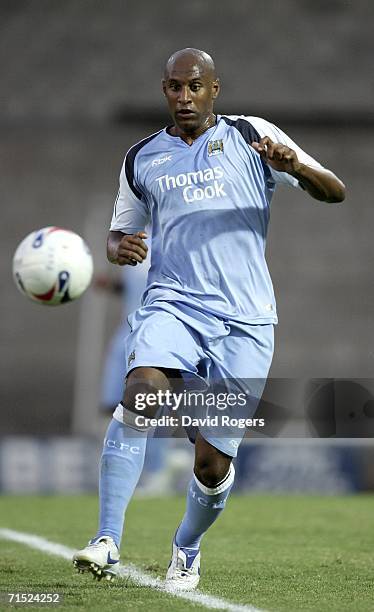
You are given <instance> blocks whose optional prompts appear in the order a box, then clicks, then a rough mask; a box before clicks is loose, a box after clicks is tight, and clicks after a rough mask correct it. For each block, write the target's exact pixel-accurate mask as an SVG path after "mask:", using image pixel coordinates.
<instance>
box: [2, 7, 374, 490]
mask: <svg viewBox="0 0 374 612" xmlns="http://www.w3.org/2000/svg"><path fill="white" fill-rule="evenodd" d="M373 14H374V9H373V6H372V3H371V2H370V1H369V0H356V1H355V2H354V3H353V2H352V3H351V2H347V1H345V0H323V1H320V0H303V1H301V2H300V1H297V0H282V2H278V1H277V0H270V1H269V2H266V3H263V2H257V1H254V0H251V1H249V0H248V1H247V2H243V1H240V0H231V2H230V3H223V2H215V1H213V0H190V2H188V3H175V2H173V1H171V0H159V1H158V2H153V3H152V2H139V1H136V2H135V0H128V1H125V0H123V1H119V0H107V1H106V2H100V1H98V0H65V2H59V1H58V0H17V2H12V1H11V0H2V1H1V2H0V50H1V52H0V57H1V60H0V73H1V96H0V126H1V138H0V168H1V169H0V173H1V180H0V193H1V210H2V224H1V225H2V227H1V241H0V252H1V257H0V266H1V288H2V304H1V306H2V314H1V319H0V325H1V350H2V354H1V386H0V393H1V411H0V433H1V436H2V443H1V446H0V452H1V458H2V462H1V466H2V467H1V470H0V487H1V486H2V488H3V489H4V490H19V489H21V490H38V488H40V487H42V488H43V486H44V487H47V488H48V486H52V485H51V484H49V485H46V484H45V483H46V480H45V477H44V476H43V474H42V472H41V468H40V465H41V464H42V463H43V462H44V463H45V460H46V459H45V458H46V456H47V455H48V453H50V455H48V456H51V457H56V454H57V455H58V452H60V455H58V457H59V459H58V461H57V460H56V465H57V464H59V466H60V467H59V468H57V467H56V470H57V469H60V470H62V475H61V474H60V477H61V483H62V484H61V490H65V489H66V490H69V488H70V489H71V490H75V489H76V490H79V489H80V488H84V487H85V486H94V483H95V478H96V477H95V473H94V472H92V473H91V472H90V474H88V473H86V472H85V471H84V470H85V469H86V467H87V466H86V464H89V461H88V460H87V453H88V452H92V453H93V454H95V453H96V452H98V451H97V449H98V447H99V443H98V442H97V440H98V439H99V437H100V433H101V431H102V429H103V427H104V419H103V418H102V417H100V416H99V415H98V403H99V402H98V393H99V380H100V373H101V369H102V363H103V357H104V354H105V350H106V347H107V343H108V340H109V338H110V334H111V332H112V331H113V329H114V327H115V326H116V324H117V323H118V319H119V316H120V303H119V300H118V299H117V298H115V297H109V296H107V295H105V294H103V293H98V292H97V291H96V292H95V291H94V290H93V289H90V290H89V291H88V292H87V294H86V295H85V296H84V297H83V298H82V299H81V300H79V301H78V302H77V303H74V304H69V305H67V306H63V307H59V308H47V307H42V306H39V305H37V304H33V303H31V302H28V301H27V300H26V299H24V298H23V297H22V296H21V295H20V294H19V293H18V291H17V289H16V287H15V286H14V284H13V281H12V278H11V260H12V256H13V253H14V250H15V248H16V246H17V244H18V243H19V241H20V240H21V239H22V238H23V237H24V236H25V235H26V234H28V233H29V232H30V231H32V230H34V229H37V228H40V227H43V226H47V225H59V226H62V227H67V228H70V229H73V230H75V231H77V232H78V233H80V234H82V235H83V236H84V237H85V238H86V239H87V241H88V242H89V244H90V246H91V249H92V251H93V254H94V259H95V268H96V272H97V273H108V274H111V275H113V276H115V275H116V273H117V270H116V269H115V268H114V267H111V266H110V264H108V263H107V262H106V257H105V240H106V234H107V230H108V225H109V221H110V218H111V214H112V206H113V201H114V198H115V195H116V192H117V184H118V174H119V170H120V167H121V164H122V160H123V157H124V154H125V153H126V151H127V149H128V148H129V146H131V145H132V144H133V143H134V142H136V141H137V140H139V139H140V138H142V137H144V136H146V135H148V134H149V133H151V132H152V131H155V130H157V129H158V128H160V127H162V126H163V125H165V124H166V123H167V121H168V117H167V114H166V109H165V104H164V98H163V96H162V95H161V90H160V78H161V74H162V70H163V66H164V63H165V60H166V59H167V58H168V56H169V55H170V54H171V53H172V52H173V51H174V50H176V49H180V48H183V47H185V46H194V47H198V48H202V49H205V50H206V51H208V52H209V53H211V55H212V56H213V57H214V59H215V61H216V66H217V70H218V74H219V75H220V77H221V81H222V94H221V97H220V99H219V101H218V102H217V111H218V112H222V113H232V114H245V115H259V116H262V117H265V118H266V119H269V120H270V121H273V122H274V123H276V124H278V125H279V126H280V127H281V128H283V129H284V130H285V131H286V132H287V133H288V134H289V135H290V136H291V137H293V138H294V139H295V140H296V142H298V143H299V144H300V145H301V146H302V147H303V148H305V150H307V151H308V152H309V153H311V154H312V155H313V156H315V157H316V158H317V159H318V160H319V161H321V163H323V164H324V165H326V166H327V167H328V168H330V169H332V170H333V171H335V172H336V173H337V175H338V176H340V177H341V178H342V180H343V181H344V182H345V183H346V185H347V199H346V201H345V202H344V203H343V204H342V205H328V204H323V203H318V202H316V201H313V200H312V199H310V198H309V197H307V196H306V195H305V194H303V193H301V192H298V191H296V190H290V189H286V188H284V189H283V188H279V190H278V192H277V194H276V197H275V198H274V200H273V204H272V221H271V228H270V234H269V241H268V251H267V252H268V261H269V266H270V269H271V273H272V277H273V281H274V285H275V290H276V295H277V301H278V311H279V319H280V324H279V326H278V328H277V330H276V352H275V357H274V362H273V366H272V370H271V374H272V377H274V378H276V379H282V380H283V379H285V378H289V379H292V380H293V381H300V380H304V379H310V378H318V379H325V378H335V379H349V380H352V379H355V380H358V379H362V378H363V379H370V377H371V376H372V375H373V366H374V345H373V340H374V329H373V316H372V313H373V296H374V289H373V246H372V245H373V240H372V230H371V228H372V227H373V226H374V206H373V183H374V173H373V164H372V159H373V148H374V111H373V104H372V100H373V92H374V83H373V70H372V58H373V51H374V49H373V42H372V41H373V38H372V23H373ZM238 265H240V262H238ZM366 382H367V385H366V387H370V380H369V381H368V380H366ZM294 384H295V386H296V387H297V384H296V383H294ZM291 386H292V385H291ZM286 395H287V394H286ZM291 395H292V393H291ZM369 395H370V394H369ZM282 397H283V400H284V395H283V396H282ZM273 399H274V398H273ZM283 400H282V401H283ZM284 401H285V402H286V403H287V400H284ZM292 401H294V400H290V403H291V404H292ZM368 401H369V402H370V401H371V400H370V398H369V400H368ZM287 408H289V406H286V409H287ZM361 408H362V406H361V405H359V404H358V403H357V402H356V399H355V397H354V398H353V400H352V409H351V410H350V412H351V413H352V414H353V417H350V418H352V419H353V420H355V419H356V420H357V419H359V420H360V419H361V420H360V424H361V425H360V431H359V433H358V435H359V436H361V437H362V436H364V435H365V427H367V428H368V431H370V428H372V425H371V420H370V419H371V417H370V414H371V412H373V411H371V412H370V410H366V413H365V415H363V414H361V412H362V410H361ZM292 410H293V411H294V412H295V411H296V412H297V410H298V407H297V406H296V408H295V406H294V405H293V406H292ZM301 410H302V408H301V407H300V411H301ZM360 411H361V412H360ZM371 435H372V433H369V434H368V436H371ZM15 436H16V437H15ZM87 436H88V437H87ZM317 442H318V444H321V442H323V441H321V440H319V441H316V442H315V444H317ZM356 442H357V440H356ZM85 444H86V445H88V446H84V445H85ZM297 444H298V443H297V442H294V445H296V446H295V447H293V449H292V452H291V455H290V456H289V453H290V451H289V450H288V455H287V451H286V450H285V447H284V445H283V446H282V444H281V443H280V442H279V441H278V442H277V441H273V442H272V444H271V445H270V444H269V441H267V445H266V447H261V449H260V451H259V452H263V457H262V459H261V461H260V460H259V459H258V460H257V464H258V465H260V464H261V466H262V468H261V469H262V470H263V471H262V474H260V475H259V478H258V480H257V481H254V482H251V486H253V487H254V488H256V486H257V487H258V488H261V486H262V485H261V483H263V482H264V481H266V478H268V482H269V483H270V484H269V488H270V489H271V487H272V484H271V482H272V476H271V474H272V465H273V464H272V462H271V459H269V457H271V453H273V454H274V464H276V465H278V467H279V465H280V463H281V462H282V461H284V466H285V467H284V475H285V476H284V479H285V484H284V486H285V488H287V486H289V488H292V487H293V485H292V483H291V484H288V485H287V482H288V480H287V474H288V471H287V470H288V467H287V466H288V465H289V463H290V461H291V460H292V461H293V460H294V457H295V452H299V453H301V454H302V453H304V454H303V455H302V456H303V457H304V459H303V461H304V463H303V462H302V461H298V462H297V463H298V464H299V465H301V464H302V465H303V467H302V469H304V470H306V472H305V473H306V474H307V475H308V473H309V472H308V470H310V469H311V466H312V465H313V466H314V468H313V469H317V468H315V462H314V459H313V458H314V457H315V453H316V452H318V453H319V456H320V452H321V451H319V450H317V451H316V450H315V448H314V447H313V446H312V444H311V445H310V447H308V450H305V449H306V446H305V445H303V447H302V448H303V450H302V449H301V447H298V446H297ZM299 444H300V442H299ZM326 444H327V442H326ZM329 444H330V446H331V448H332V447H334V448H335V446H334V445H333V444H332V442H331V441H330V443H329ZM352 444H353V443H352ZM363 444H366V447H365V448H366V451H365V452H366V453H370V448H371V443H370V441H369V442H365V443H363ZM17 445H21V446H17ZM51 445H52V446H51ZM66 445H70V446H66ZM330 446H328V445H327V446H326V445H325V446H324V449H327V448H328V449H330ZM351 446H352V447H351ZM351 446H350V447H349V448H348V447H347V448H345V450H344V453H345V455H344V456H345V457H347V456H351V455H349V453H352V457H351V459H352V461H351V463H350V468H349V469H348V470H346V472H347V475H346V481H345V482H346V485H344V486H343V485H342V487H341V489H340V490H350V489H354V488H358V487H359V485H358V482H359V479H358V477H357V478H356V477H355V474H356V472H357V469H358V468H357V461H356V463H355V456H356V454H357V452H358V451H357V452H356V451H355V450H354V448H356V446H353V445H351ZM67 448H69V449H70V450H69V452H66V449H67ZM287 448H288V449H289V445H287ZM341 448H342V447H340V446H339V447H338V445H337V446H336V448H335V450H336V456H338V454H339V453H340V452H341ZM361 448H363V447H362V446H360V449H361ZM14 449H22V452H19V451H17V452H16V451H15V450H14ZM51 449H53V452H52V450H51ZM59 449H60V451H59ZM82 449H86V450H82ZM87 449H88V450H87ZM243 449H244V450H243V457H246V453H247V452H248V453H249V450H248V449H247V446H243ZM295 449H296V450H295ZM339 449H340V450H339ZM334 452H335V451H334ZM46 453H47V455H46ZM308 453H309V454H308ZM355 453H356V454H355ZM360 453H361V454H360V457H361V459H362V453H364V451H363V450H360ZM301 454H300V456H301ZM21 456H22V457H23V458H24V459H20V457H21ZM248 457H249V455H248ZM248 457H247V458H248ZM284 457H286V458H284ZM287 457H288V458H287ZM69 458H70V460H71V465H70V464H69V463H68V461H69ZM265 459H266V461H267V462H268V463H267V468H266V467H265V468H264V461H265ZM361 459H360V460H361ZM22 461H23V463H22ZM339 461H340V459H339ZM339 461H338V459H336V464H334V466H335V467H331V465H332V464H331V462H330V463H328V466H330V467H329V469H330V468H331V470H332V472H333V473H334V474H338V475H339V478H340V476H341V474H342V473H343V471H344V470H343V468H342V469H341V470H340V468H339V466H340V463H339ZM17 462H18V463H17ZM64 462H65V463H64ZM255 464H256V461H253V462H252V464H251V465H252V466H254V465H255ZM77 465H80V468H81V472H79V470H78V469H77ZM326 465H327V464H323V465H322V466H321V468H320V469H321V471H322V472H323V471H324V470H325V472H326V469H327V468H326ZM26 466H27V469H26ZM30 466H31V467H30ZM61 466H62V467H61ZM71 466H74V470H73V471H74V473H75V475H76V474H77V473H78V472H79V473H80V476H79V478H78V477H77V480H76V481H75V482H72V481H71V478H72V475H71V473H72V470H71ZM51 469H52V468H51ZM87 469H88V468H87ZM259 469H260V468H259ZM266 469H267V471H266ZM344 469H345V468H344ZM363 469H364V468H362V469H361V471H360V478H361V480H360V483H361V484H360V486H362V482H365V483H366V485H365V486H367V487H368V486H371V485H370V481H371V480H373V477H372V476H370V474H369V475H368V474H366V476H365V478H363V476H362V474H363V471H362V470H363ZM9 470H10V471H9ZM12 470H13V472H12ZM30 470H31V471H30ZM33 470H34V471H33ZM63 470H65V472H64V471H63ZM334 470H335V472H334ZM339 470H340V471H339ZM355 470H356V472H355ZM10 472H11V473H12V474H13V476H12V477H10V476H9V473H10ZM69 473H70V480H69ZM305 473H304V472H301V473H300V478H299V480H297V483H301V484H300V487H301V486H302V483H304V486H305V482H307V479H306V478H305ZM20 474H21V475H22V478H23V480H22V478H21V476H20ZM12 478H13V480H12ZM338 480H339V479H338V476H336V478H335V480H334V478H333V477H331V481H330V482H329V484H328V485H327V486H328V487H329V490H331V491H334V490H339V486H338V485H337V484H336V483H337V482H338ZM279 481H280V478H279V473H278V477H277V483H279ZM256 482H257V484H256ZM313 482H314V484H313V486H314V485H315V486H316V487H317V489H318V483H319V479H318V474H317V476H316V478H315V479H314V481H313ZM339 482H341V480H339ZM19 483H21V484H19ZM259 483H260V484H259ZM316 483H317V484H316ZM368 483H369V484H368ZM247 484H248V483H247ZM371 484H372V483H371ZM264 486H265V485H264ZM298 486H299V485H297V484H296V485H295V486H294V488H296V489H297V487H298ZM344 487H346V488H345V489H344ZM265 488H266V486H265Z"/></svg>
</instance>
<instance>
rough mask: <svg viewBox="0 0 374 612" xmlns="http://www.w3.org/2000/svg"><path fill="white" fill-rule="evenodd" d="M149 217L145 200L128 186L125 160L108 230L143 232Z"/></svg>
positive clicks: (125, 232)
mask: <svg viewBox="0 0 374 612" xmlns="http://www.w3.org/2000/svg"><path fill="white" fill-rule="evenodd" d="M139 196H140V197H139ZM149 216H150V215H149V208H148V205H147V202H146V199H145V198H144V197H143V196H142V194H141V193H140V192H139V191H138V190H137V189H134V188H131V187H130V185H129V182H128V178H127V176H126V160H125V162H124V164H123V166H122V170H121V174H120V178H119V191H118V195H117V198H116V201H115V204H114V210H113V217H112V221H111V224H110V229H111V231H120V232H123V233H124V234H136V232H142V231H144V228H145V226H146V225H147V224H148V223H149Z"/></svg>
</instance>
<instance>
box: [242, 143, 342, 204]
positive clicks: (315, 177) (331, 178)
mask: <svg viewBox="0 0 374 612" xmlns="http://www.w3.org/2000/svg"><path fill="white" fill-rule="evenodd" d="M252 147H253V148H254V149H255V151H257V152H258V153H259V154H260V155H261V158H262V159H263V161H264V162H265V163H267V164H268V165H269V166H270V167H271V168H272V169H273V170H275V171H276V172H286V173H287V174H290V175H291V176H293V177H294V178H296V179H297V180H298V182H299V183H300V185H301V187H303V188H304V189H305V190H306V191H307V192H308V193H309V195H311V196H312V198H315V199H316V200H321V201H323V202H331V203H333V202H342V201H343V200H344V198H345V185H344V183H343V182H342V181H341V180H340V179H339V178H338V177H337V176H336V175H335V174H334V173H333V172H331V171H330V170H326V169H325V168H322V167H321V168H316V167H314V166H310V165H308V164H304V163H302V162H301V161H300V160H299V158H298V156H297V153H296V151H295V150H294V149H292V148H291V147H288V146H287V145H285V144H282V143H277V142H273V141H272V140H271V138H269V136H264V137H263V138H261V140H260V141H259V142H252Z"/></svg>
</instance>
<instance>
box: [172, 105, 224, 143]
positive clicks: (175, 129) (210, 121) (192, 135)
mask: <svg viewBox="0 0 374 612" xmlns="http://www.w3.org/2000/svg"><path fill="white" fill-rule="evenodd" d="M216 120H217V118H216V116H215V115H214V114H213V113H212V114H211V115H209V117H207V119H206V120H205V121H204V123H203V124H202V125H201V126H200V127H198V128H197V129H196V130H194V131H193V132H185V131H184V130H182V129H181V128H180V127H179V126H178V125H173V126H172V127H171V128H170V129H169V130H168V131H169V134H171V136H179V138H181V139H182V140H184V142H186V143H187V144H188V145H190V146H191V145H192V144H193V142H194V141H195V140H196V139H197V138H199V136H201V135H202V134H204V132H206V131H207V130H209V128H211V127H213V126H214V125H215V124H216Z"/></svg>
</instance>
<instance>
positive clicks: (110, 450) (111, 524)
mask: <svg viewBox="0 0 374 612" xmlns="http://www.w3.org/2000/svg"><path fill="white" fill-rule="evenodd" d="M121 409H122V406H121ZM116 412H118V409H117V411H116ZM121 412H122V410H121ZM126 412H127V411H126V409H125V410H124V413H126ZM115 415H116V413H115ZM127 420H129V419H127ZM124 421H126V416H125V415H124ZM147 433H148V431H147V430H143V431H140V430H137V429H134V427H133V426H132V425H131V423H130V424H128V423H126V422H120V421H118V420H116V418H113V419H112V421H111V423H110V425H109V427H108V430H107V432H106V436H105V439H104V448H103V453H102V457H101V471H100V484H99V496H100V518H99V530H98V532H97V535H96V537H100V536H103V535H108V536H111V537H112V538H113V540H114V541H115V543H116V544H117V546H118V547H119V546H120V543H121V537H122V531H123V523H124V516H125V511H126V508H127V506H128V503H129V501H130V499H131V497H132V495H133V493H134V490H135V487H136V485H137V483H138V480H139V478H140V475H141V472H142V469H143V464H144V456H145V449H146V444H147Z"/></svg>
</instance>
